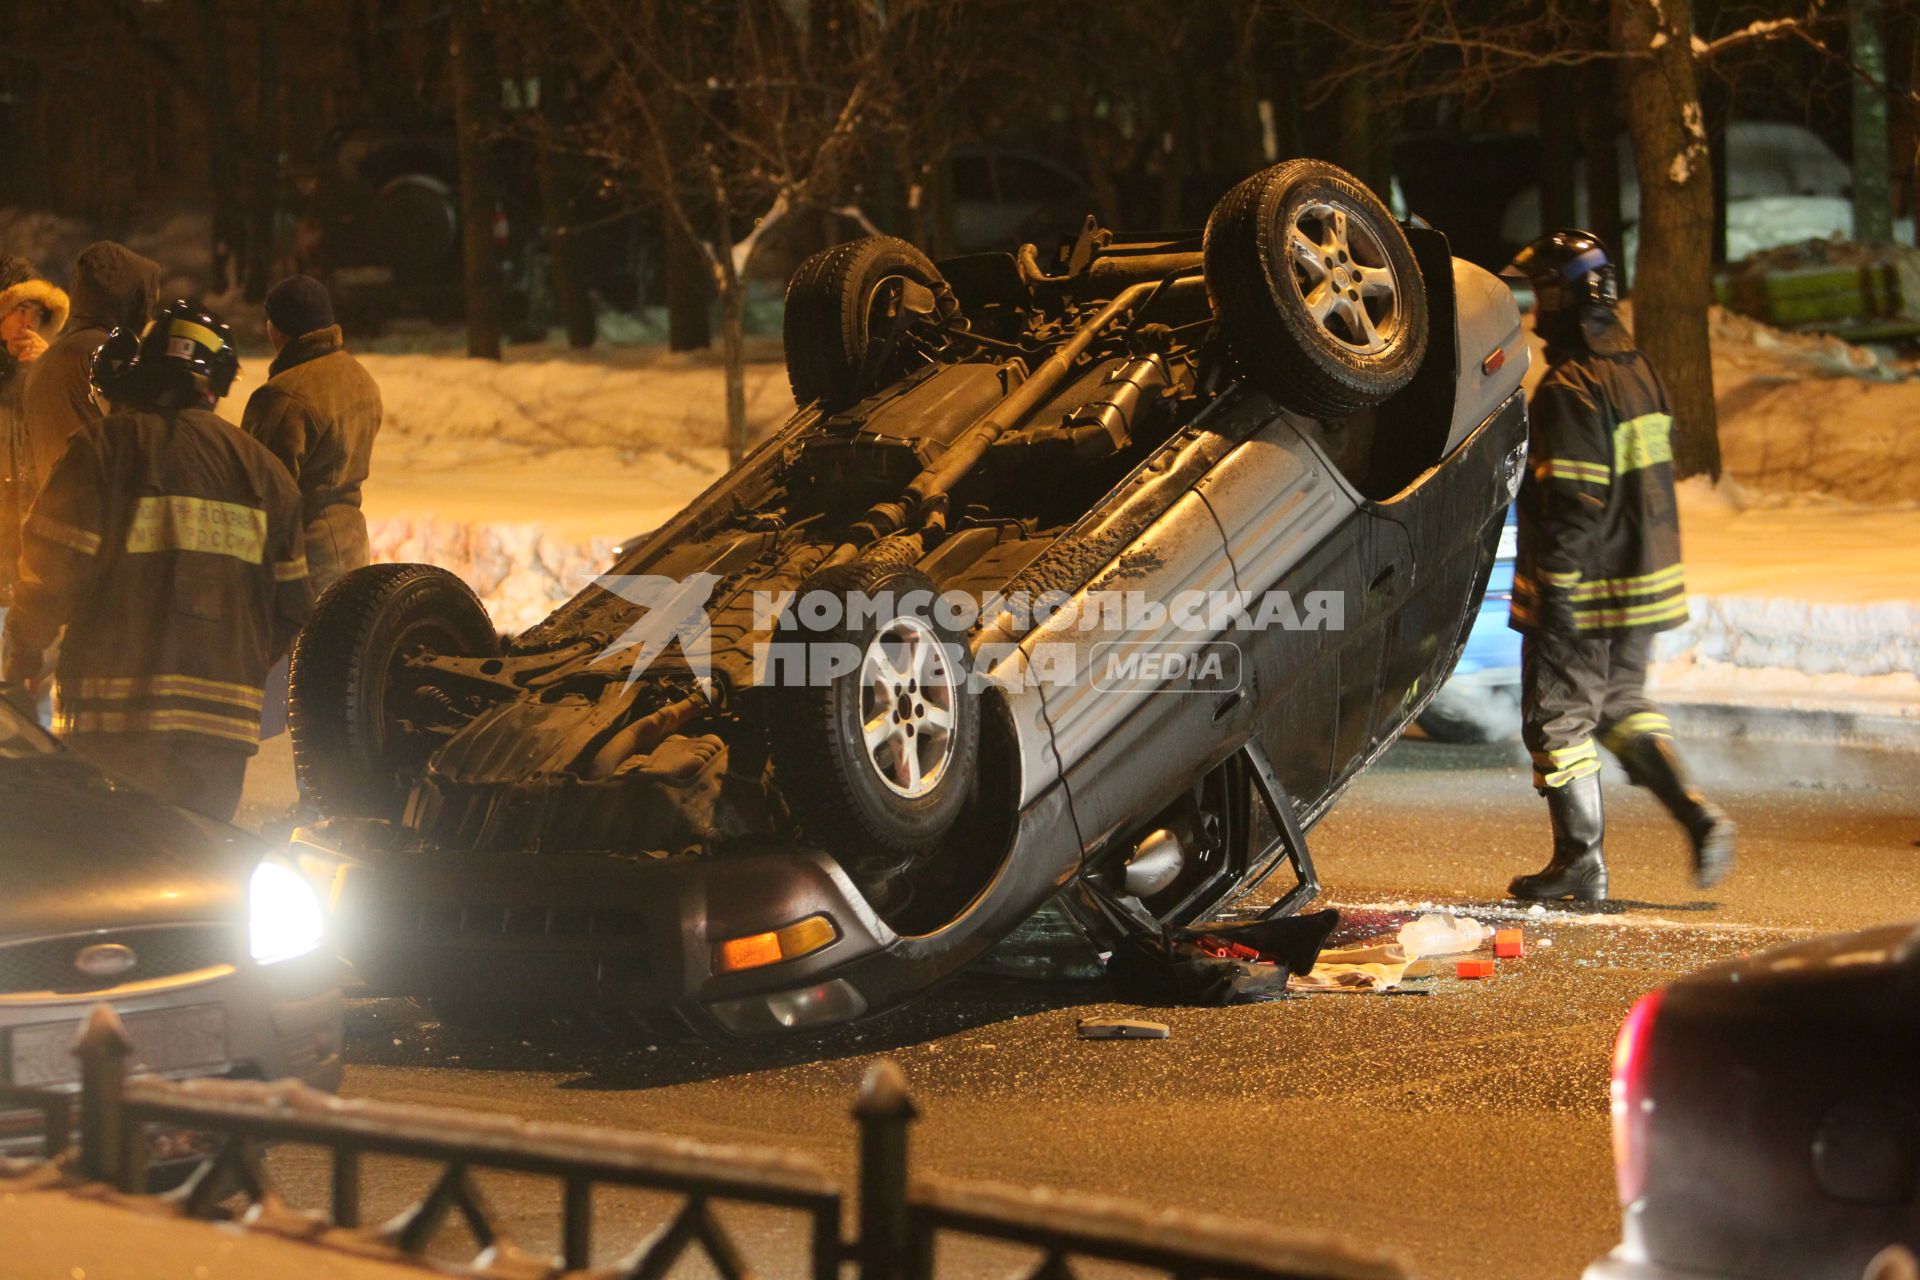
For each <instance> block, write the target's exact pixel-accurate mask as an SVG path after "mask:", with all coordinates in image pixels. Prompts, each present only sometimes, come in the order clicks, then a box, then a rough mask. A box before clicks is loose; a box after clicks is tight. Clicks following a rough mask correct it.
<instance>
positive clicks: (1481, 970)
mask: <svg viewBox="0 0 1920 1280" xmlns="http://www.w3.org/2000/svg"><path fill="white" fill-rule="evenodd" d="M1453 970H1454V974H1455V976H1456V977H1461V978H1491V977H1492V976H1493V961H1491V960H1477V959H1476V960H1462V961H1460V962H1459V963H1458V964H1456V965H1454V967H1453Z"/></svg>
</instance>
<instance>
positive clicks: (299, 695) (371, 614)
mask: <svg viewBox="0 0 1920 1280" xmlns="http://www.w3.org/2000/svg"><path fill="white" fill-rule="evenodd" d="M499 651H500V637H499V634H498V633H497V632H496V631H495V630H494V628H493V624H492V622H491V621H489V620H488V618H487V610H486V606H485V605H483V604H481V603H480V600H479V598H478V597H476V596H475V595H474V594H473V591H472V589H471V588H469V587H468V586H467V584H466V583H464V582H462V581H461V580H460V579H459V578H456V577H455V576H454V575H453V574H451V573H448V572H447V571H446V570H445V569H441V568H437V567H435V566H433V565H425V564H376V565H369V566H367V567H366V568H364V569H356V570H354V571H353V572H352V573H349V574H347V575H346V576H345V577H343V578H341V579H340V580H339V581H338V582H336V583H334V584H333V585H332V586H331V587H329V588H327V590H326V592H325V593H324V594H322V595H321V597H320V600H319V602H318V603H317V604H316V605H315V606H314V611H313V618H312V619H311V620H310V621H309V622H308V623H307V626H306V629H305V630H304V631H302V632H301V633H300V639H299V641H298V642H297V643H295V645H294V648H293V667H292V672H291V676H290V685H291V690H290V696H289V709H288V728H289V730H290V732H291V734H292V737H293V762H294V773H295V776H296V778H297V780H298V781H299V784H300V795H301V798H302V799H303V800H304V801H306V803H308V804H309V805H312V806H313V807H314V808H315V809H317V810H319V811H320V812H321V813H322V814H324V815H326V816H328V817H358V818H397V817H399V816H400V812H401V809H402V808H403V807H404V806H405V804H406V800H407V793H408V792H409V791H410V790H411V789H412V787H413V783H414V781H415V779H417V778H418V777H419V774H420V771H421V770H422V769H423V768H425V767H426V762H427V758H428V757H429V756H430V755H431V754H432V753H433V750H434V748H435V747H437V746H438V745H439V744H440V743H441V742H443V741H445V732H444V731H445V730H446V729H448V728H451V727H453V725H455V724H457V722H458V721H459V719H460V717H458V716H456V715H453V714H452V713H451V711H450V709H449V707H448V706H447V703H446V700H445V698H444V696H440V697H436V696H434V694H433V692H430V686H428V685H427V684H426V683H425V680H424V678H415V676H414V673H413V671H412V668H411V667H410V665H409V664H410V663H411V662H413V661H414V660H415V659H418V658H420V657H423V656H427V655H439V656H443V657H457V658H487V657H492V656H494V655H495V654H497V653H498V652H499ZM436 730H439V732H436Z"/></svg>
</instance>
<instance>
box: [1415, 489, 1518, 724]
mask: <svg viewBox="0 0 1920 1280" xmlns="http://www.w3.org/2000/svg"><path fill="white" fill-rule="evenodd" d="M1518 536H1519V530H1518V525H1516V523H1515V522H1514V515H1513V508H1512V507H1511V506H1509V507H1508V508H1507V523H1506V526H1505V527H1504V528H1502V529H1501V530H1500V551H1499V554H1498V557H1497V558H1496V559H1495V560H1494V562H1493V573H1492V574H1491V575H1490V576H1489V577H1488V578H1487V594H1486V596H1485V598H1483V599H1482V600H1481V601H1480V616H1479V617H1477V618H1475V619H1474V622H1473V630H1472V631H1471V632H1469V633H1468V635H1467V648H1466V652H1464V653H1462V654H1461V655H1460V664H1459V665H1458V666H1456V667H1455V668H1454V669H1453V674H1452V675H1451V676H1449V677H1448V678H1447V682H1446V684H1444V685H1442V686H1441V687H1440V692H1438V693H1436V694H1434V695H1433V701H1432V702H1430V703H1428V704H1427V709H1426V710H1425V711H1423V712H1422V713H1421V714H1420V719H1419V722H1418V723H1419V725H1420V728H1421V729H1423V730H1424V731H1425V732H1426V735H1427V736H1428V737H1429V738H1434V739H1437V740H1438V741H1441V742H1508V741H1511V740H1512V739H1514V738H1517V737H1519V736H1520V633H1519V632H1518V631H1515V630H1513V629H1512V628H1511V627H1509V626H1508V625H1507V605H1508V602H1509V601H1511V600H1512V598H1513V555H1514V544H1515V541H1516V539H1517V538H1518Z"/></svg>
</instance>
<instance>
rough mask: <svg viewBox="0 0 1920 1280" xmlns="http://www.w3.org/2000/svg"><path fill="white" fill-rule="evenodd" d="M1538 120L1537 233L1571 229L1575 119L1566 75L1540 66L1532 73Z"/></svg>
mask: <svg viewBox="0 0 1920 1280" xmlns="http://www.w3.org/2000/svg"><path fill="white" fill-rule="evenodd" d="M1533 87H1534V97H1535V101H1536V103H1537V104H1538V114H1539V117H1540V231H1541V232H1542V233H1545V232H1548V231H1555V230H1558V229H1559V228H1561V227H1571V226H1573V225H1574V224H1575V223H1576V222H1578V221H1579V217H1580V215H1579V213H1578V212H1577V211H1576V210H1575V208H1574V185H1573V173H1574V147H1575V138H1576V136H1577V134H1578V130H1579V117H1578V116H1577V115H1575V114H1573V113H1571V112H1569V111H1568V110H1567V100H1566V91H1567V73H1566V72H1565V71H1564V70H1562V69H1561V68H1559V67H1543V68H1542V69H1540V70H1538V71H1536V72H1534V73H1533Z"/></svg>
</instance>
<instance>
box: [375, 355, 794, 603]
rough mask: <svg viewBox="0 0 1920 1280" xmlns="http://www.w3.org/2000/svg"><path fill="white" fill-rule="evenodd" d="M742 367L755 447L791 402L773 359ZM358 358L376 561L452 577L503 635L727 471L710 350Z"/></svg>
mask: <svg viewBox="0 0 1920 1280" xmlns="http://www.w3.org/2000/svg"><path fill="white" fill-rule="evenodd" d="M751 354H753V355H754V356H756V357H757V358H756V359H754V360H753V361H752V362H751V363H749V365H748V367H747V412H748V418H749V421H750V422H751V424H752V426H753V429H754V432H755V436H756V438H757V437H758V436H759V435H762V434H764V433H765V432H767V431H769V430H771V429H772V428H773V427H774V426H776V425H778V424H779V423H780V422H781V421H783V420H784V419H785V418H786V416H787V415H788V414H789V413H791V412H792V411H793V399H792V396H791V395H790V394H789V392H788V390H787V382H786V373H785V371H784V368H783V366H782V365H781V364H780V363H779V360H778V352H777V350H773V349H770V348H756V349H752V351H751ZM364 360H365V363H366V365H367V369H368V371H369V372H371V373H372V374H373V376H374V378H375V379H376V380H377V381H378V382H379V383H380V390H381V395H382V397H383V399H384V401H385V405H386V422H385V425H384V426H383V427H382V429H381V433H380V440H379V443H378V445H377V447H376V451H375V455H374V471H373V476H372V478H371V479H370V480H369V481H368V483H367V491H366V511H367V517H368V524H369V527H370V532H371V534H372V537H373V546H374V553H375V556H376V558H378V559H382V560H418V561H426V562H430V563H434V564H440V565H444V566H446V567H447V568H450V569H453V570H454V571H455V572H457V573H459V574H460V575H461V576H462V577H464V578H466V579H467V581H468V582H470V583H471V584H472V585H473V586H474V589H475V590H477V591H478V592H479V593H480V595H481V598H482V599H484V600H486V602H487V604H488V607H489V609H490V610H491V611H492V612H493V614H494V619H495V621H496V622H497V623H498V624H499V625H500V626H501V627H503V628H505V629H507V630H510V631H511V630H520V629H522V628H525V627H527V626H530V625H532V624H533V623H534V622H537V621H539V620H540V619H541V618H542V617H544V616H545V615H546V614H547V612H548V611H549V610H551V609H552V607H553V606H554V605H555V604H556V603H558V602H559V601H561V600H564V599H566V598H567V597H568V596H571V595H572V594H574V592H576V591H578V590H579V589H580V588H581V586H582V585H584V584H585V582H586V581H587V579H588V578H590V577H591V576H592V575H594V574H596V573H600V572H603V571H604V570H605V569H606V567H607V565H608V563H609V562H610V560H611V558H612V549H613V547H614V546H615V545H616V544H617V543H619V542H621V541H624V540H626V539H628V538H631V537H633V536H634V535H636V534H641V533H645V532H647V531H648V530H650V529H652V528H654V527H655V526H656V525H659V524H660V523H662V522H663V521H664V520H666V519H667V518H668V517H669V516H671V515H673V514H674V513H675V512H677V511H678V510H679V509H680V508H681V507H683V506H685V505H686V503H687V501H688V499H690V498H692V497H693V496H694V495H695V494H697V493H698V492H699V491H700V490H701V489H703V488H705V487H706V486H707V485H708V484H710V483H712V482H713V481H714V480H715V479H716V478H718V477H719V476H720V474H721V473H722V472H723V471H725V469H726V450H725V447H724V442H725V439H726V416H725V400H724V388H723V384H722V378H721V371H720V367H719V365H718V363H717V360H716V359H715V358H713V357H712V356H710V355H708V354H706V353H700V354H697V355H670V354H667V353H665V352H662V351H660V350H658V349H623V350H618V351H614V352H611V353H607V352H599V353H592V354H581V353H575V352H555V351H552V350H549V349H547V348H515V349H512V350H510V353H509V355H508V358H507V359H506V360H504V361H502V362H500V363H498V364H494V363H492V362H489V361H484V360H465V359H461V358H459V357H457V356H450V355H446V354H411V355H378V354H375V355H368V356H365V357H364Z"/></svg>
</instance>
